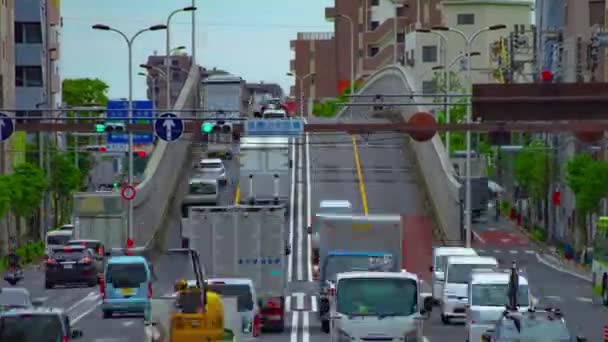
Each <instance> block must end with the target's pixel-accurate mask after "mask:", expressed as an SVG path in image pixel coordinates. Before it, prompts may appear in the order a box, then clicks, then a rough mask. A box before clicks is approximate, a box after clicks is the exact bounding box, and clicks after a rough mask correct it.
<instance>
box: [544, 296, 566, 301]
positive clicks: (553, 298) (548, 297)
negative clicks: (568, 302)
mask: <svg viewBox="0 0 608 342" xmlns="http://www.w3.org/2000/svg"><path fill="white" fill-rule="evenodd" d="M543 298H545V299H549V300H553V301H556V302H561V301H562V297H560V296H543Z"/></svg>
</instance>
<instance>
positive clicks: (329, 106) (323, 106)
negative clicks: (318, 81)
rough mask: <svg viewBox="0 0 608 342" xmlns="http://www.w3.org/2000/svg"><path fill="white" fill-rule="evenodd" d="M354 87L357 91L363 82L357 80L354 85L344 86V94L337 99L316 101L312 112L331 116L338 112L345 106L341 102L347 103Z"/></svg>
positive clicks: (322, 115)
mask: <svg viewBox="0 0 608 342" xmlns="http://www.w3.org/2000/svg"><path fill="white" fill-rule="evenodd" d="M353 88H354V90H355V93H356V92H357V91H358V90H359V89H360V88H361V83H358V82H355V85H354V87H353V86H352V85H349V86H348V87H346V88H344V90H343V91H342V94H340V96H338V97H337V98H335V99H327V100H325V101H322V102H319V103H315V104H313V106H312V113H313V114H314V115H316V116H320V117H325V118H331V117H334V116H336V115H337V114H338V112H339V111H340V110H341V109H342V108H344V106H340V104H341V103H347V102H348V100H349V98H348V95H350V94H351V90H352V89H353Z"/></svg>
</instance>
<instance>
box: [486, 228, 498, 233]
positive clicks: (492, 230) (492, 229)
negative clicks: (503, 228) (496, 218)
mask: <svg viewBox="0 0 608 342" xmlns="http://www.w3.org/2000/svg"><path fill="white" fill-rule="evenodd" d="M486 230H489V231H491V232H494V231H496V230H497V228H494V227H490V228H486Z"/></svg>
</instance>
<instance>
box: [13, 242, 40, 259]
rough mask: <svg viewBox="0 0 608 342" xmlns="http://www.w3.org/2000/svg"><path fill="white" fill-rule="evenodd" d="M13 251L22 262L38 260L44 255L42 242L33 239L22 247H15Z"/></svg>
mask: <svg viewBox="0 0 608 342" xmlns="http://www.w3.org/2000/svg"><path fill="white" fill-rule="evenodd" d="M15 253H16V254H17V255H18V256H20V257H21V262H22V263H23V264H31V263H32V262H35V261H38V260H39V259H40V258H41V257H42V256H43V255H44V242H43V241H35V242H31V243H28V244H25V245H24V246H22V247H19V248H17V250H16V251H15Z"/></svg>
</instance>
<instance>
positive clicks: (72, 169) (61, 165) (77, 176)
mask: <svg viewBox="0 0 608 342" xmlns="http://www.w3.org/2000/svg"><path fill="white" fill-rule="evenodd" d="M51 168H52V170H53V172H52V173H51V184H50V190H51V191H52V192H53V198H54V201H55V208H56V210H57V215H55V225H58V224H60V222H63V221H65V220H66V219H67V218H68V217H69V215H70V208H71V203H72V193H73V192H74V191H78V190H79V189H80V187H81V185H82V182H81V179H82V174H81V171H80V170H79V169H78V168H76V166H75V165H74V161H73V159H72V157H71V156H70V155H69V154H68V153H61V152H55V153H53V155H52V158H51Z"/></svg>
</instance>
